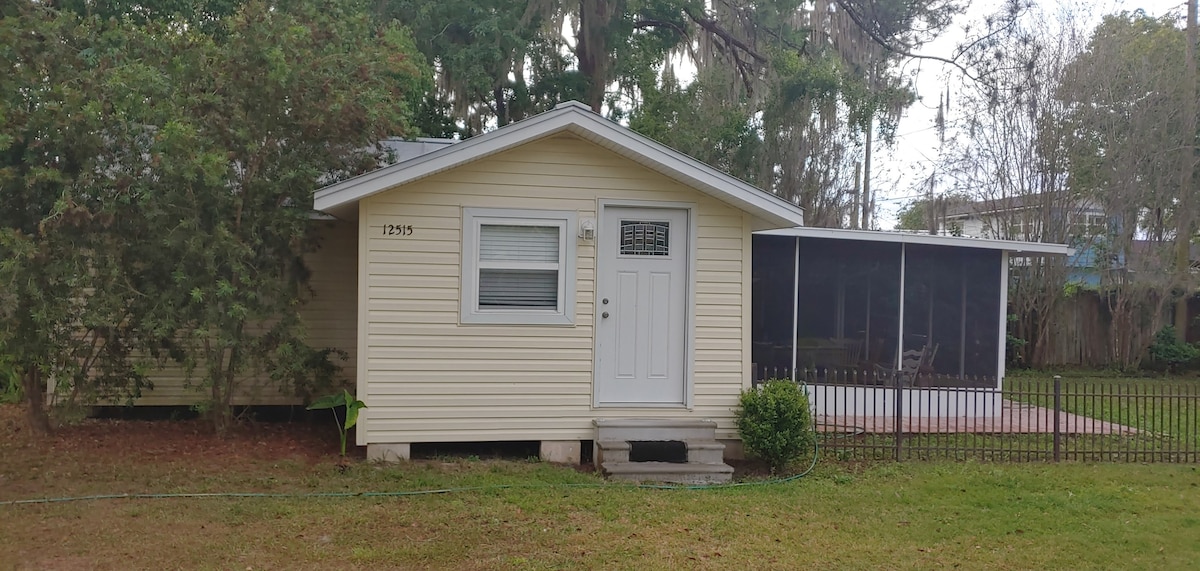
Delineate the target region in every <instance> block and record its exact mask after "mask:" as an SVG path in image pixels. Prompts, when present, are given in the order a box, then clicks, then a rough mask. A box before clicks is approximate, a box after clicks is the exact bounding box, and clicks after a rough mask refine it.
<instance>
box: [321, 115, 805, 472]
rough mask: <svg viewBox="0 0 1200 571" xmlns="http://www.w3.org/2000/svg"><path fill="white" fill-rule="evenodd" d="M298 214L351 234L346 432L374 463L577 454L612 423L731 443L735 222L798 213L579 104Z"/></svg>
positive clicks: (395, 168) (389, 172) (742, 231)
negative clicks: (351, 229)
mask: <svg viewBox="0 0 1200 571" xmlns="http://www.w3.org/2000/svg"><path fill="white" fill-rule="evenodd" d="M315 208H316V209H317V210H319V211H321V212H324V213H326V214H329V215H332V216H334V217H336V218H337V219H338V220H342V221H345V222H346V223H349V224H354V225H356V228H357V233H358V234H357V235H358V239H357V241H356V244H355V248H354V249H353V250H351V249H349V248H347V249H346V250H345V251H344V252H342V253H340V254H338V255H339V256H341V257H355V258H356V259H357V260H358V266H357V312H356V315H355V317H354V318H355V319H356V320H357V331H358V335H357V342H356V347H357V349H358V350H357V353H356V354H357V362H356V363H355V371H356V375H357V390H358V396H359V398H360V399H362V400H363V401H365V402H366V404H367V406H368V408H367V409H366V410H364V411H363V412H362V416H360V418H359V422H358V431H357V438H358V444H359V445H364V446H366V447H367V452H368V456H369V457H371V458H378V459H396V458H408V457H409V455H410V454H411V446H412V445H413V444H417V443H426V442H472V441H530V440H533V441H540V442H541V450H542V453H543V456H544V457H546V458H548V459H550V460H558V461H578V459H579V457H580V454H581V446H582V445H583V444H582V443H583V442H585V441H602V440H604V437H603V436H597V434H598V428H597V423H600V424H601V425H603V424H604V422H605V421H618V420H620V421H626V420H630V424H631V425H639V426H643V427H653V426H655V424H656V423H657V424H658V425H659V426H660V427H671V426H676V427H679V426H683V425H686V424H687V421H711V422H712V423H713V424H712V426H713V427H714V437H715V440H720V441H735V440H736V437H737V435H736V429H735V427H734V423H733V408H734V407H735V405H736V402H737V398H738V395H739V393H740V392H741V391H742V390H743V389H744V388H746V387H749V386H750V368H751V363H750V350H749V348H750V337H749V331H750V311H749V304H750V274H751V269H750V261H751V234H752V232H754V231H756V230H764V229H772V228H786V227H792V226H798V225H802V224H803V211H802V210H801V209H800V208H799V207H797V206H795V205H794V204H791V203H789V202H786V201H784V200H781V199H779V198H777V197H775V196H773V195H771V194H769V193H766V192H764V191H762V190H759V189H757V188H755V187H753V186H751V185H749V184H747V183H745V182H742V181H740V180H738V179H736V178H734V177H731V176H729V175H727V174H724V173H721V172H719V171H716V170H714V169H713V168H711V167H709V166H707V165H705V164H703V163H701V162H699V161H696V160H694V159H691V158H689V157H687V156H684V155H682V154H680V153H678V152H676V151H673V150H671V149H669V148H666V147H664V146H662V145H659V144H657V143H654V142H652V141H650V140H648V139H646V138H644V137H641V136H640V135H637V134H635V133H633V132H632V131H629V130H628V129H625V128H623V127H621V126H619V125H617V124H615V123H613V122H610V121H608V120H605V119H604V118H602V117H600V116H598V115H596V114H594V113H592V112H591V110H590V109H588V108H587V107H585V106H583V105H581V104H579V103H565V104H561V105H559V106H558V107H557V108H555V109H554V110H552V111H550V112H547V113H544V114H541V115H538V116H536V117H533V118H530V119H526V120H524V121H521V122H518V123H515V124H512V125H509V126H506V127H504V128H501V129H498V130H496V131H493V132H490V133H488V134H485V135H481V136H478V137H474V138H472V139H469V140H467V141H464V142H461V143H457V144H454V145H449V146H445V147H443V148H439V149H437V150H435V151H433V152H430V153H427V154H423V155H420V156H417V157H415V158H411V159H409V160H406V161H402V162H400V163H397V164H395V165H392V166H389V167H386V168H383V169H380V170H377V171H374V172H371V173H368V174H366V175H363V176H359V177H356V178H353V179H350V180H347V181H344V182H341V183H338V184H335V185H332V186H329V187H326V188H323V189H321V190H318V191H317V193H316V197H315ZM347 317H349V316H347ZM631 419H632V420H631ZM639 423H640V424H639ZM625 429H629V430H633V428H630V427H625ZM664 430H665V428H664ZM646 439H647V440H649V438H646Z"/></svg>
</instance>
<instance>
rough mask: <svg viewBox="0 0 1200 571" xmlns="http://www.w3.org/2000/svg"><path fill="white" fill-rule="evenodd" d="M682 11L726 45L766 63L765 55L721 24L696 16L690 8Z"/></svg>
mask: <svg viewBox="0 0 1200 571" xmlns="http://www.w3.org/2000/svg"><path fill="white" fill-rule="evenodd" d="M683 13H684V14H687V17H688V18H691V20H692V21H693V22H695V23H696V25H697V26H700V27H701V28H704V30H705V31H707V32H709V33H711V34H714V35H716V36H717V37H719V38H721V39H722V40H724V41H725V44H726V45H729V46H733V47H735V48H737V49H739V50H741V51H743V52H745V53H747V54H749V55H750V57H752V58H754V61H757V62H758V63H761V64H765V63H767V58H766V57H765V56H763V55H762V54H760V53H758V52H756V51H754V48H751V47H750V46H748V45H746V43H745V42H743V41H741V40H739V39H737V38H736V37H734V36H733V34H731V33H729V31H728V30H726V29H725V28H722V27H721V25H720V24H718V23H717V21H716V20H713V19H711V18H706V17H701V16H698V15H696V13H694V12H692V10H691V9H690V8H684V10H683Z"/></svg>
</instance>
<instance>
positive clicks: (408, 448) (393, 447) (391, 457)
mask: <svg viewBox="0 0 1200 571" xmlns="http://www.w3.org/2000/svg"><path fill="white" fill-rule="evenodd" d="M410 458H412V445H411V444H368V445H367V460H370V461H372V462H400V461H403V460H408V459H410Z"/></svg>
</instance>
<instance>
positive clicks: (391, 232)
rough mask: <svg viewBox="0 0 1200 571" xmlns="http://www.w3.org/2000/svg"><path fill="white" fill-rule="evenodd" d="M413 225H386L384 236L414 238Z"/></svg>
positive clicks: (384, 226)
mask: <svg viewBox="0 0 1200 571" xmlns="http://www.w3.org/2000/svg"><path fill="white" fill-rule="evenodd" d="M412 233H413V227H412V224H384V225H383V235H384V236H412Z"/></svg>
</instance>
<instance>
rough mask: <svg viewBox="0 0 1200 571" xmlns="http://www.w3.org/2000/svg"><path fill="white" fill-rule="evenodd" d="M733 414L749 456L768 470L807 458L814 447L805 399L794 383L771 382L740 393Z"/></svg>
mask: <svg viewBox="0 0 1200 571" xmlns="http://www.w3.org/2000/svg"><path fill="white" fill-rule="evenodd" d="M739 404H740V406H739V407H738V410H737V425H738V432H739V433H741V436H742V445H743V446H745V448H746V452H747V453H749V454H750V455H751V456H754V457H756V458H760V459H762V460H765V461H766V462H767V463H768V464H770V465H771V470H773V471H781V470H783V469H785V468H787V465H788V464H790V463H792V462H794V461H796V460H799V459H800V458H803V457H804V456H805V455H806V454H809V453H810V452H811V451H812V449H813V446H814V444H815V435H814V434H813V426H812V412H811V411H810V410H809V407H808V395H806V394H805V392H804V390H803V389H801V388H800V386H799V385H797V384H796V383H794V382H792V381H790V380H786V379H773V380H770V381H767V382H766V384H764V385H763V386H761V387H759V388H755V389H750V390H746V391H742V396H741V400H740V402H739Z"/></svg>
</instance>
